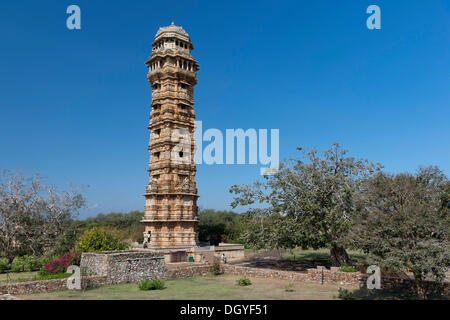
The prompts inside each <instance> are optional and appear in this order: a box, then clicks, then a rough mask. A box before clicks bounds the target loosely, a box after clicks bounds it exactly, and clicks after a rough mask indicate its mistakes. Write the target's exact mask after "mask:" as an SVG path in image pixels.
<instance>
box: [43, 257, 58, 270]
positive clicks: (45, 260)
mask: <svg viewBox="0 0 450 320" xmlns="http://www.w3.org/2000/svg"><path fill="white" fill-rule="evenodd" d="M56 259H57V258H56V257H50V256H43V257H40V258H39V267H40V268H43V267H45V265H46V264H48V263H49V262H50V261H52V260H56Z"/></svg>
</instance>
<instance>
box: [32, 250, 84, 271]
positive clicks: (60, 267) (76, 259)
mask: <svg viewBox="0 0 450 320" xmlns="http://www.w3.org/2000/svg"><path fill="white" fill-rule="evenodd" d="M80 256H81V255H80V254H79V253H78V252H66V253H65V254H64V255H62V256H59V257H58V259H56V260H52V261H50V262H49V263H47V264H46V265H45V266H44V267H43V268H42V269H41V272H40V273H41V275H48V274H56V273H63V272H66V271H67V268H69V267H70V266H71V265H75V266H79V265H80V258H81V257H80Z"/></svg>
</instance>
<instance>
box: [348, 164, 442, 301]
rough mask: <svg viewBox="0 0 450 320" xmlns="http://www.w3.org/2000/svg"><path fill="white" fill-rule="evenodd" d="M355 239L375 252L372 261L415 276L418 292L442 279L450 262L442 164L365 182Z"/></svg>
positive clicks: (352, 236) (381, 175)
mask: <svg viewBox="0 0 450 320" xmlns="http://www.w3.org/2000/svg"><path fill="white" fill-rule="evenodd" d="M363 190H364V191H363V192H362V193H361V195H360V197H359V200H358V201H357V206H358V209H359V210H360V212H361V213H362V214H361V215H359V216H358V217H357V218H356V219H355V220H354V225H353V226H352V229H351V232H350V233H349V240H350V242H351V243H353V244H354V246H355V247H356V248H358V249H362V250H364V251H365V252H366V253H368V254H370V258H371V260H372V261H371V263H374V264H377V265H379V266H380V267H383V268H386V269H389V270H394V271H402V270H403V271H404V270H406V269H410V270H411V271H412V273H413V274H414V278H415V280H416V285H417V293H418V295H419V296H420V297H422V298H426V296H427V293H426V286H425V283H424V280H425V279H427V277H431V278H434V280H437V281H442V279H443V278H444V277H445V272H446V271H447V269H448V268H449V266H450V265H449V264H450V239H449V237H450V203H449V199H450V183H449V181H448V178H447V177H446V176H445V175H444V174H443V173H442V172H441V171H440V170H439V169H438V168H437V167H427V168H420V169H419V170H418V171H417V173H416V174H415V175H412V174H408V173H402V174H398V175H392V174H386V173H379V174H377V175H376V176H375V177H373V178H371V179H369V180H367V181H366V183H365V187H364V189H363Z"/></svg>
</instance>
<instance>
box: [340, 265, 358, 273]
mask: <svg viewBox="0 0 450 320" xmlns="http://www.w3.org/2000/svg"><path fill="white" fill-rule="evenodd" d="M339 271H341V272H356V271H357V270H356V269H355V268H353V267H352V266H348V265H346V264H344V265H343V266H341V267H340V268H339Z"/></svg>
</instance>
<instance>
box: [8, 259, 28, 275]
mask: <svg viewBox="0 0 450 320" xmlns="http://www.w3.org/2000/svg"><path fill="white" fill-rule="evenodd" d="M24 269H25V258H24V257H15V258H14V260H13V262H12V263H11V270H12V271H14V272H22V271H24Z"/></svg>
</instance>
